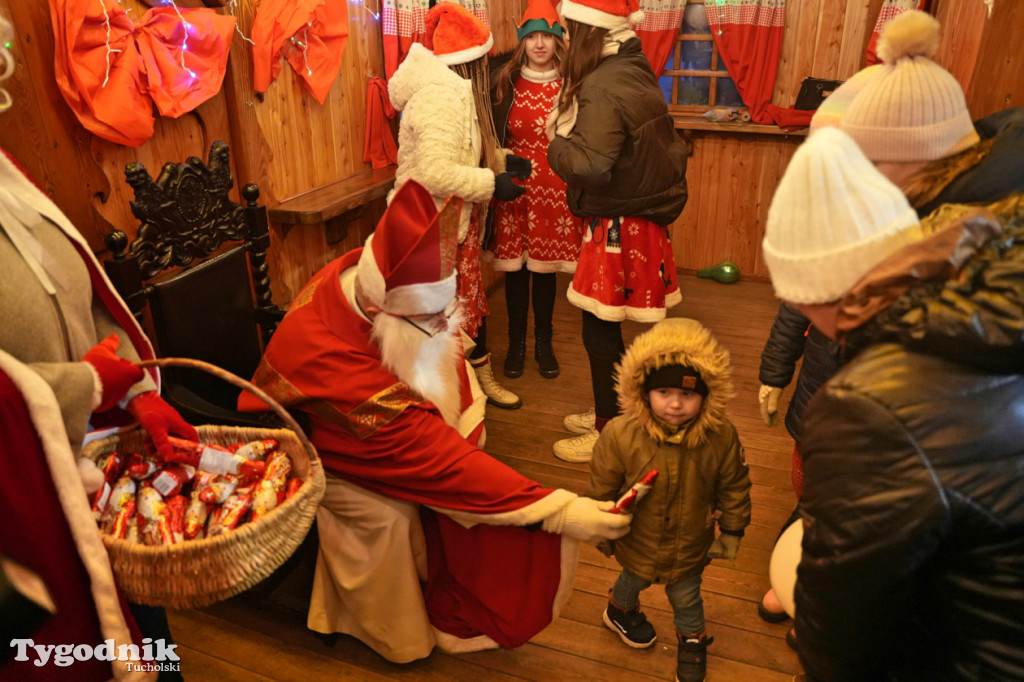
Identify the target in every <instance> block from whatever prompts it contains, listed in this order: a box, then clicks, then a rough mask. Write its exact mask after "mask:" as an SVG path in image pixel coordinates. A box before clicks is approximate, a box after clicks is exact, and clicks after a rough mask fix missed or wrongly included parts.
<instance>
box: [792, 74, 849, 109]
mask: <svg viewBox="0 0 1024 682" xmlns="http://www.w3.org/2000/svg"><path fill="white" fill-rule="evenodd" d="M842 84H843V81H827V80H823V79H821V78H805V79H804V82H803V83H801V84H800V92H799V93H798V94H797V96H796V104H795V105H794V108H795V109H802V110H804V111H810V110H814V109H817V108H818V107H819V106H820V105H821V103H822V102H823V101H824V100H825V98H826V97H828V96H829V95H831V94H832V92H833V91H834V90H835V89H836V88H838V87H839V86H840V85H842Z"/></svg>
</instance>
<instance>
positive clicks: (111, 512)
mask: <svg viewBox="0 0 1024 682" xmlns="http://www.w3.org/2000/svg"><path fill="white" fill-rule="evenodd" d="M135 487H136V486H135V481H133V480H132V477H131V476H129V475H128V474H125V475H123V476H121V478H119V479H117V482H116V483H115V484H114V487H113V489H111V491H110V499H109V502H107V507H106V509H105V510H104V512H103V517H102V519H101V521H102V528H103V532H105V533H110V529H111V528H112V526H113V524H114V517H115V516H116V515H117V513H118V512H119V511H121V509H122V508H123V507H124V506H125V505H126V504H127V503H128V501H129V500H134V499H135Z"/></svg>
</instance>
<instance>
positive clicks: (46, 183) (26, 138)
mask: <svg viewBox="0 0 1024 682" xmlns="http://www.w3.org/2000/svg"><path fill="white" fill-rule="evenodd" d="M180 4H181V6H182V7H194V6H198V5H199V2H198V0H194V1H193V2H189V0H182V1H181V2H180ZM122 5H123V6H124V7H125V9H127V10H129V11H130V12H131V15H132V16H133V17H135V18H138V17H141V16H142V14H143V12H144V11H145V9H146V7H145V6H144V5H142V4H140V3H139V2H136V0H122ZM0 12H2V13H3V15H4V16H5V17H7V18H8V19H9V20H10V21H11V23H12V24H14V27H15V32H16V37H15V39H14V41H12V42H13V44H12V46H11V50H12V53H13V54H14V57H15V60H16V67H15V70H14V75H13V77H12V78H11V79H10V80H8V81H6V83H5V87H6V88H7V89H8V91H9V92H10V94H11V96H12V97H13V98H14V105H13V107H12V108H11V110H10V111H8V112H7V113H6V114H3V116H2V119H0V122H2V125H0V146H2V147H3V148H4V149H6V150H7V151H9V152H10V153H11V154H12V155H13V156H14V157H15V158H16V159H18V161H19V162H20V163H21V164H22V165H23V166H24V167H25V168H26V170H28V172H29V173H30V174H31V175H32V176H33V177H34V178H35V179H36V181H37V182H38V183H39V184H40V185H41V186H42V188H43V190H44V191H46V192H47V193H48V194H49V195H50V196H51V197H52V198H53V199H54V201H56V203H57V205H58V206H60V207H61V209H62V210H63V211H64V213H66V214H67V215H68V217H69V218H70V219H71V221H72V222H73V223H74V224H75V225H76V226H77V227H78V229H79V230H80V231H81V232H82V234H83V235H84V236H85V238H86V239H87V240H88V241H89V244H90V245H91V246H92V247H93V248H94V249H95V250H97V251H99V250H100V249H102V248H103V244H102V239H101V237H102V235H103V234H105V233H106V232H108V231H110V230H111V229H115V228H116V229H122V230H124V231H125V232H128V233H129V234H134V233H135V231H136V221H135V219H134V218H133V216H132V215H131V210H130V208H129V206H128V201H129V200H130V199H131V196H132V195H131V189H130V188H129V187H128V186H127V184H125V181H124V167H125V164H127V163H129V162H132V161H139V162H141V163H143V164H145V166H146V168H148V169H149V170H150V172H151V173H153V174H154V175H155V174H156V173H158V172H159V170H160V167H161V166H162V165H163V164H164V163H165V162H166V161H168V160H171V159H175V160H179V161H181V160H184V159H185V158H187V157H189V156H193V155H197V156H201V157H203V158H204V159H205V158H206V154H207V151H208V150H209V148H210V144H211V143H212V142H213V141H214V140H216V139H225V140H226V139H228V138H229V136H230V123H229V120H228V110H227V106H226V101H225V95H224V92H223V91H222V92H221V93H219V94H218V95H216V96H215V97H213V98H211V99H210V100H208V101H207V102H206V103H204V104H203V105H202V106H200V107H199V108H197V109H196V110H195V111H193V112H190V113H188V114H186V115H184V116H182V117H180V118H178V119H168V118H162V117H160V118H157V121H156V126H155V131H154V135H153V137H152V138H151V139H150V141H149V142H147V143H145V144H143V145H142V146H141V147H139V148H138V149H132V148H130V147H124V146H122V145H118V144H114V143H112V142H108V141H106V140H103V139H101V138H99V137H95V136H94V135H92V134H91V133H89V132H88V131H86V130H85V129H84V128H83V127H82V126H81V124H79V123H78V120H77V119H76V118H75V116H74V114H73V113H72V112H71V109H70V108H69V107H68V105H67V104H66V103H65V102H64V99H63V97H62V96H61V94H60V91H59V90H58V88H57V84H56V80H55V76H54V67H53V62H54V39H53V25H52V23H51V20H50V9H49V3H47V2H24V1H23V0H0Z"/></svg>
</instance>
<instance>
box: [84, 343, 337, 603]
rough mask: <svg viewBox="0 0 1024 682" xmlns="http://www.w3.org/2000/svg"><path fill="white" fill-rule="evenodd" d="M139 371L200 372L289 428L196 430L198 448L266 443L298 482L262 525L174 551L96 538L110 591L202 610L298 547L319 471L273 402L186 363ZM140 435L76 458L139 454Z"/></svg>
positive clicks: (231, 378) (201, 365) (316, 496)
mask: <svg viewBox="0 0 1024 682" xmlns="http://www.w3.org/2000/svg"><path fill="white" fill-rule="evenodd" d="M139 365H140V366H150V365H158V366H179V367H191V368H196V369H202V370H205V371H207V372H209V373H211V374H214V375H215V376H218V377H220V378H222V379H224V380H225V381H227V382H229V383H231V384H233V385H235V386H238V387H239V388H242V389H243V390H247V391H250V392H251V393H253V394H254V395H256V396H257V397H258V398H260V399H261V400H263V401H264V402H266V403H267V404H268V405H270V406H271V408H272V409H273V410H274V412H275V413H276V414H277V415H278V416H279V417H281V419H283V420H284V421H285V423H286V424H288V425H289V426H290V427H291V430H289V429H261V428H246V427H234V426H200V427H198V428H197V429H196V430H197V431H198V432H199V439H200V441H202V442H203V443H211V444H216V445H230V444H232V443H238V442H248V441H252V440H260V439H264V438H274V439H276V440H277V441H278V443H279V444H280V447H279V449H281V450H283V451H285V452H286V453H288V456H289V457H290V459H291V461H292V473H293V475H294V476H297V477H299V478H301V479H303V483H302V486H301V487H300V488H299V490H298V492H296V493H295V494H294V495H292V496H291V497H290V498H289V499H288V500H287V501H285V502H283V503H282V504H281V505H280V506H279V507H277V508H276V509H274V510H273V511H271V512H270V513H269V514H267V515H266V516H264V517H263V518H261V519H259V520H257V521H254V522H250V523H245V524H243V525H241V526H239V527H238V528H237V529H235V530H232V531H230V532H227V533H224V534H222V535H218V536H216V537H213V538H205V539H202V540H190V541H188V542H184V543H181V544H177V545H166V546H146V545H139V544H136V543H134V542H128V541H127V540H121V539H118V538H114V537H111V536H109V535H107V534H105V533H104V534H103V535H102V538H103V544H104V545H106V548H107V553H108V554H109V556H110V564H111V566H112V567H113V569H114V575H115V576H116V577H117V584H118V586H119V587H120V588H121V589H122V590H123V592H124V594H125V596H126V597H127V598H128V599H129V600H130V601H133V602H136V603H140V604H149V605H151V606H165V607H169V608H194V607H199V606H206V605H208V604H212V603H214V602H217V601H221V600H223V599H227V598H228V597H232V596H234V595H236V594H238V593H240V592H243V591H245V590H247V589H249V588H250V587H252V586H253V585H255V584H256V583H258V582H260V581H261V580H263V579H264V578H266V577H267V576H269V575H270V574H271V573H273V572H274V570H276V569H277V568H278V567H279V566H280V565H281V564H283V563H284V561H285V560H286V559H287V558H288V557H289V556H291V555H292V553H293V552H294V551H295V550H296V549H297V548H298V546H299V545H300V544H301V543H302V540H303V538H304V537H305V536H306V533H307V532H308V531H309V528H310V526H311V525H312V523H313V518H314V516H315V515H316V509H317V506H318V505H319V504H320V498H322V497H323V494H324V471H323V467H322V466H321V464H320V459H319V457H318V456H317V454H316V450H315V449H314V448H313V445H312V444H311V443H310V442H309V439H308V438H306V434H305V433H303V431H302V428H301V427H300V426H299V425H298V424H297V423H296V422H295V420H294V419H293V418H292V417H291V415H289V414H288V412H287V411H285V410H284V408H282V407H281V406H280V405H279V404H278V403H277V402H276V401H275V400H274V399H273V398H271V397H270V396H268V395H267V394H266V393H264V392H263V391H261V390H260V389H258V388H257V387H255V386H254V385H252V384H251V383H249V382H248V381H245V380H244V379H240V378H239V377H237V376H235V375H234V374H231V373H230V372H225V371H224V370H223V369H221V368H219V367H216V366H214V365H210V364H207V363H205V362H201V361H199V360H191V359H187V358H160V359H157V360H147V361H144V362H140V363H139ZM145 438H146V434H145V432H144V431H142V430H141V429H135V430H132V431H128V432H126V433H121V434H118V435H116V436H111V437H109V438H104V439H102V440H97V441H94V442H92V443H90V444H89V445H87V446H86V447H85V449H84V450H83V452H82V454H83V456H87V457H90V458H91V459H92V460H93V461H96V462H99V460H100V459H102V458H103V457H104V456H105V455H107V454H109V453H111V452H114V451H117V452H122V453H131V452H140V451H142V445H143V440H144V439H145Z"/></svg>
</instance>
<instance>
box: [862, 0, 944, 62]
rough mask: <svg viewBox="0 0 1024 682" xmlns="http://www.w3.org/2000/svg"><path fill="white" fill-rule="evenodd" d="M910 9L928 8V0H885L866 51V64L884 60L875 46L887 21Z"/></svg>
mask: <svg viewBox="0 0 1024 682" xmlns="http://www.w3.org/2000/svg"><path fill="white" fill-rule="evenodd" d="M908 9H919V10H922V11H923V10H926V9H928V0H885V2H883V3H882V7H881V9H879V10H878V20H877V21H875V30H874V32H872V34H871V40H870V41H869V42H868V49H867V50H866V51H865V53H864V65H865V66H871V65H872V64H878V63H879V62H881V61H882V60H881V59H879V57H878V55H877V54H875V46H876V45H877V44H878V35H879V34H880V33H881V32H882V27H883V26H885V22H887V21H889V20H890V19H892V18H894V17H898V16H899V15H901V14H903V13H904V12H906V11H907V10H908Z"/></svg>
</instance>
